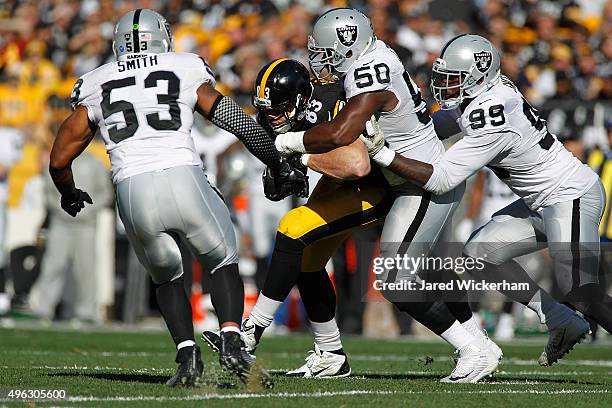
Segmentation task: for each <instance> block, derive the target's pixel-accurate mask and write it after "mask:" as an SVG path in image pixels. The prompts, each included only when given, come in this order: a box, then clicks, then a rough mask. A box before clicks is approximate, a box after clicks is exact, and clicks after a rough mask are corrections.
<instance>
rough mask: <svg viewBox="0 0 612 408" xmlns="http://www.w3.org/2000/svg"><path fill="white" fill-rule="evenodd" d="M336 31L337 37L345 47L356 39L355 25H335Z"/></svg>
mask: <svg viewBox="0 0 612 408" xmlns="http://www.w3.org/2000/svg"><path fill="white" fill-rule="evenodd" d="M336 33H337V34H338V39H339V40H340V42H341V43H342V45H344V46H345V47H350V46H351V45H353V44H355V41H357V26H354V25H347V26H344V27H337V28H336Z"/></svg>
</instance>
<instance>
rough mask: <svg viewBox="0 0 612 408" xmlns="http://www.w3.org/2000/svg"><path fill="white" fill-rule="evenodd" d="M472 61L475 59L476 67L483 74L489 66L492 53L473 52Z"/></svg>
mask: <svg viewBox="0 0 612 408" xmlns="http://www.w3.org/2000/svg"><path fill="white" fill-rule="evenodd" d="M474 61H476V69H477V70H478V71H480V72H482V73H483V74H484V73H485V72H487V71H488V70H489V68H490V67H491V62H492V61H493V55H492V54H491V53H490V52H489V51H480V52H475V53H474Z"/></svg>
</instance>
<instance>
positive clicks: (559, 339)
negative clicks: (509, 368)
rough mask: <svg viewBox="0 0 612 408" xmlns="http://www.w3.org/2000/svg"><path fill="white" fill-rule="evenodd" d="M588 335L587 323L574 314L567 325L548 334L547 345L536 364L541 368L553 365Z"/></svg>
mask: <svg viewBox="0 0 612 408" xmlns="http://www.w3.org/2000/svg"><path fill="white" fill-rule="evenodd" d="M588 333H589V323H587V321H586V320H584V319H583V318H582V317H580V316H578V315H577V314H574V315H573V316H572V318H571V319H570V320H569V321H568V322H567V324H565V325H564V326H562V327H558V328H556V329H551V330H550V331H549V332H548V343H547V344H546V347H544V351H543V352H542V355H541V356H540V358H539V359H538V363H539V364H540V365H541V366H543V367H547V366H551V365H553V364H554V363H556V362H557V361H559V359H561V358H562V357H563V356H564V355H565V354H567V353H569V352H570V351H571V350H572V348H574V346H575V345H576V344H578V343H580V342H581V341H582V340H583V339H584V338H586V336H587V334H588Z"/></svg>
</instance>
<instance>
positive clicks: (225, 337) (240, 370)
mask: <svg viewBox="0 0 612 408" xmlns="http://www.w3.org/2000/svg"><path fill="white" fill-rule="evenodd" d="M220 338H221V347H220V348H219V363H220V364H221V367H223V368H224V369H226V370H227V371H229V372H231V373H233V374H235V375H237V376H238V378H240V380H241V381H242V382H243V383H245V384H247V385H252V384H253V380H255V381H256V382H258V383H260V384H261V385H262V386H263V387H264V388H272V387H273V386H274V382H273V381H272V377H271V376H270V374H268V373H267V372H266V370H264V369H263V368H261V367H257V366H256V365H255V359H254V358H253V356H251V355H250V354H249V353H248V352H247V350H246V348H245V345H244V342H243V341H242V338H241V336H240V333H237V332H221V336H220Z"/></svg>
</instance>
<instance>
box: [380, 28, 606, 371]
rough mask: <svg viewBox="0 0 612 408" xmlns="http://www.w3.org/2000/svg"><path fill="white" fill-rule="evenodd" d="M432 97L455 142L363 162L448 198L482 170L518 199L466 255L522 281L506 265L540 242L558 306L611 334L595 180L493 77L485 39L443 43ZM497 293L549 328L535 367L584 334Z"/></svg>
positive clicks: (557, 312)
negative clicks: (419, 153)
mask: <svg viewBox="0 0 612 408" xmlns="http://www.w3.org/2000/svg"><path fill="white" fill-rule="evenodd" d="M431 88H432V92H433V93H434V96H435V98H436V100H437V101H438V103H439V104H440V105H441V106H442V108H443V109H445V110H447V111H448V110H452V111H453V112H454V114H455V115H454V117H455V118H456V123H457V124H458V126H459V128H460V130H461V131H462V132H463V138H462V139H461V140H459V141H458V142H457V143H456V144H455V145H454V146H452V148H450V149H449V150H448V151H447V152H446V153H445V154H444V155H442V157H440V159H439V160H438V161H436V162H432V163H426V162H423V161H419V160H416V159H415V158H411V157H405V156H402V155H398V154H396V153H395V152H392V151H390V150H389V149H387V148H385V147H384V146H382V145H381V144H379V145H378V146H376V147H375V146H374V144H375V143H373V144H372V145H370V147H371V149H370V152H371V154H373V155H375V157H377V158H378V160H377V162H378V163H380V164H381V165H383V166H387V168H388V169H390V170H392V171H393V172H395V173H397V174H398V175H401V176H402V177H405V178H407V179H409V180H412V181H414V182H415V183H417V184H419V185H421V186H423V188H424V189H425V190H426V191H430V192H432V193H434V194H445V193H447V192H448V191H452V189H453V188H455V186H457V185H460V184H461V183H463V182H464V180H466V179H467V178H468V177H470V176H471V175H472V174H474V173H475V172H476V171H478V170H479V169H481V168H482V167H483V166H488V167H489V168H491V169H492V170H493V171H494V172H495V173H496V174H497V175H498V176H499V177H500V178H501V179H502V180H503V181H504V182H505V183H506V184H507V185H508V186H509V187H510V188H511V189H512V191H514V192H515V193H516V194H517V195H518V196H519V197H520V199H518V200H516V201H514V202H513V203H511V204H510V205H508V206H507V207H505V208H504V209H502V210H500V211H498V212H496V213H495V214H493V216H492V218H491V220H490V221H489V222H488V223H487V224H486V225H484V226H483V227H482V228H480V229H478V230H476V231H475V232H474V233H473V234H472V236H471V237H470V239H469V240H468V242H467V244H466V245H465V248H464V253H465V255H466V256H468V257H474V258H476V257H479V258H480V259H484V260H485V262H484V263H485V266H486V267H485V269H484V273H485V277H486V278H488V279H500V278H501V277H503V278H504V279H506V280H510V281H513V282H530V281H531V280H530V278H529V276H528V275H527V274H526V272H525V271H524V270H523V269H522V267H521V266H520V265H519V264H518V263H516V261H514V260H513V258H515V257H518V256H521V255H524V254H528V253H531V252H534V251H536V250H538V249H539V248H541V246H538V244H539V243H546V244H547V246H548V248H549V252H550V256H551V258H552V259H553V263H554V271H555V275H556V278H557V279H558V282H559V286H560V288H561V289H562V290H563V295H564V297H563V299H562V300H563V301H564V302H568V303H570V304H571V305H572V306H573V307H575V308H576V309H577V310H579V311H581V312H582V313H583V314H585V315H587V316H590V317H592V318H593V319H594V320H595V321H597V322H598V323H599V324H601V325H602V326H603V327H604V328H605V329H606V330H608V331H610V330H611V329H612V324H611V319H612V311H611V307H612V303H610V300H611V299H610V297H609V296H607V295H606V294H605V291H604V290H603V289H602V288H601V287H600V285H599V284H598V280H597V271H598V262H599V236H598V226H599V221H600V218H601V215H602V212H603V209H604V207H605V193H604V189H603V187H602V184H601V182H600V181H599V178H598V177H597V174H595V173H594V172H593V171H592V170H591V169H590V168H589V167H587V166H586V165H585V164H583V163H582V162H580V161H579V160H578V159H577V158H576V157H574V156H573V155H572V154H571V153H570V152H568V151H567V150H566V149H565V148H564V147H563V145H562V144H561V143H560V142H559V141H558V140H557V138H556V137H555V136H553V135H552V134H551V133H550V132H549V131H548V129H547V127H546V122H545V121H544V120H542V119H541V118H540V117H539V115H538V112H537V110H535V109H534V108H533V107H532V106H531V105H530V104H529V103H528V102H527V100H526V99H525V98H524V97H523V95H522V94H521V93H520V92H519V91H518V89H517V88H516V86H515V85H514V84H513V83H512V82H511V81H510V80H509V79H507V78H506V77H504V76H503V75H501V72H500V54H499V52H498V51H497V50H496V49H495V47H494V46H493V45H492V44H491V43H490V42H489V41H488V40H487V39H485V38H483V37H480V36H478V35H469V34H464V35H461V36H458V37H455V38H454V39H452V40H451V41H449V42H448V43H447V44H446V45H445V46H444V48H443V49H442V52H441V54H440V57H439V58H438V59H437V60H436V61H435V63H434V66H433V72H432V82H431ZM447 116H448V117H452V116H453V115H449V114H447ZM381 158H382V159H381ZM504 293H505V294H506V295H507V296H509V297H511V298H513V299H515V300H517V301H520V302H521V303H523V304H525V305H526V306H527V307H529V308H530V309H532V310H533V311H535V312H536V313H538V315H539V316H540V320H541V322H542V323H545V324H546V325H547V327H548V331H549V334H550V337H549V341H548V344H547V345H546V347H545V349H544V352H543V353H542V355H541V356H540V359H539V363H540V364H541V365H544V366H546V365H551V364H553V363H555V362H556V361H557V360H558V359H559V358H561V357H562V356H563V355H564V354H566V353H567V352H569V351H570V350H571V348H572V347H573V346H574V345H575V344H576V343H577V342H579V341H580V340H581V339H582V338H584V337H585V336H586V334H587V333H588V331H589V325H588V324H587V322H586V321H585V320H584V319H582V318H581V317H579V316H578V315H577V314H576V313H575V312H574V311H572V310H571V309H569V308H567V307H566V306H564V305H562V304H560V303H558V302H557V301H555V300H554V299H552V298H551V296H550V295H549V294H548V293H546V292H545V291H544V290H543V289H541V288H539V287H538V286H537V284H535V282H532V285H530V290H529V291H528V292H526V293H517V292H504Z"/></svg>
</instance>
